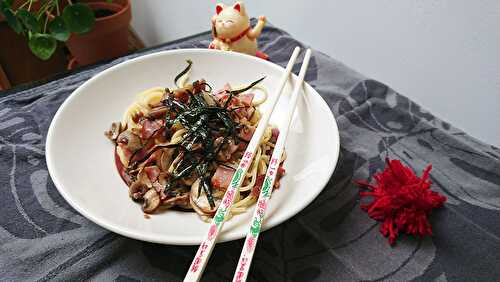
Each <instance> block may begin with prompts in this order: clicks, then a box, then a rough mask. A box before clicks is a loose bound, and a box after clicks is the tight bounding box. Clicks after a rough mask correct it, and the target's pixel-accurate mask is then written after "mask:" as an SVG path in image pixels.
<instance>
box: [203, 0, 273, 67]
mask: <svg viewBox="0 0 500 282" xmlns="http://www.w3.org/2000/svg"><path fill="white" fill-rule="evenodd" d="M265 24H266V17H264V16H260V17H259V20H258V22H257V24H256V25H255V27H253V28H252V27H251V26H250V20H249V17H248V16H247V13H246V9H245V5H244V4H243V2H241V1H238V2H236V3H234V4H233V5H231V6H226V5H224V4H222V3H218V4H217V5H216V6H215V15H214V16H212V37H213V41H212V42H211V43H210V45H209V46H208V47H209V48H210V49H219V50H225V51H236V52H241V53H245V54H249V55H252V56H257V57H260V58H263V59H266V60H267V55H266V54H264V53H262V52H259V51H258V50H257V38H258V37H259V36H260V34H261V32H262V29H263V28H264V25H265Z"/></svg>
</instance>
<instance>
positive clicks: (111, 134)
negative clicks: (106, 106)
mask: <svg viewBox="0 0 500 282" xmlns="http://www.w3.org/2000/svg"><path fill="white" fill-rule="evenodd" d="M121 130H122V123H121V122H113V123H112V124H111V128H110V129H109V130H108V131H106V132H104V135H106V137H108V138H109V140H111V141H116V139H117V138H118V135H120V131H121Z"/></svg>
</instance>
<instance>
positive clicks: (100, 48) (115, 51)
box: [66, 0, 132, 65]
mask: <svg viewBox="0 0 500 282" xmlns="http://www.w3.org/2000/svg"><path fill="white" fill-rule="evenodd" d="M82 2H86V4H87V5H89V7H90V8H91V9H92V10H94V11H95V10H101V9H102V10H109V11H111V12H113V14H112V15H110V16H106V17H100V18H96V21H95V24H94V27H93V28H92V30H91V31H90V32H88V33H86V34H81V35H77V34H72V35H71V37H70V38H69V40H68V41H67V42H66V45H67V46H68V49H69V51H70V52H71V54H72V55H73V56H74V57H75V59H76V61H77V62H78V65H88V64H92V63H96V62H98V61H101V60H105V59H111V58H116V57H119V56H122V55H124V54H126V53H128V51H129V50H128V26H129V24H130V21H131V19H132V12H131V7H130V1H129V0H114V1H113V2H112V3H107V2H92V1H82Z"/></svg>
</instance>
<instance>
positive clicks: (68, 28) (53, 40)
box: [0, 0, 112, 60]
mask: <svg viewBox="0 0 500 282" xmlns="http://www.w3.org/2000/svg"><path fill="white" fill-rule="evenodd" d="M106 2H112V0H108V1H106ZM0 13H1V14H2V15H3V16H4V18H5V20H6V21H7V23H8V25H9V26H10V28H12V29H13V30H14V31H15V32H16V33H17V34H22V35H24V36H26V37H27V39H28V45H29V48H30V50H31V52H33V54H34V55H36V56H37V57H38V58H40V59H42V60H47V59H49V58H50V57H51V56H52V55H53V54H54V52H55V50H56V48H57V41H61V42H66V41H67V40H68V39H69V37H70V35H71V33H75V34H84V33H87V32H89V31H90V30H91V29H92V27H93V25H94V23H95V15H94V11H93V10H92V9H91V8H90V7H89V6H88V5H87V4H85V3H73V2H72V1H71V0H67V1H66V0H64V1H60V0H47V1H41V0H40V1H38V0H27V1H14V0H1V2H0Z"/></svg>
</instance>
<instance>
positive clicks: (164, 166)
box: [159, 148, 175, 171]
mask: <svg viewBox="0 0 500 282" xmlns="http://www.w3.org/2000/svg"><path fill="white" fill-rule="evenodd" d="M174 152H175V149H174V148H166V149H163V150H162V155H161V158H160V164H159V165H160V168H161V170H162V171H167V170H168V168H169V167H170V165H171V164H172V159H173V157H174Z"/></svg>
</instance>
